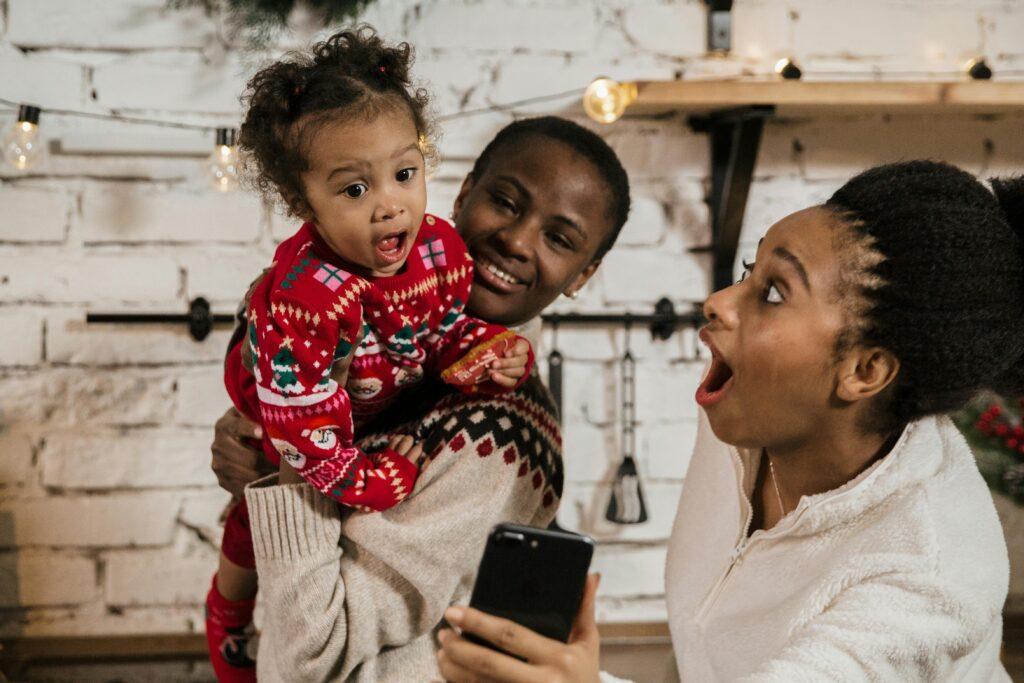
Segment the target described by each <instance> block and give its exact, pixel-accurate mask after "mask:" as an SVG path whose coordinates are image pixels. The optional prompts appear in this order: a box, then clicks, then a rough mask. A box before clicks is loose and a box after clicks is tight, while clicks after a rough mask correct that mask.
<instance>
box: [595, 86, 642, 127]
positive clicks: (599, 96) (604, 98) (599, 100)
mask: <svg viewBox="0 0 1024 683" xmlns="http://www.w3.org/2000/svg"><path fill="white" fill-rule="evenodd" d="M636 95H637V92H636V83H619V82H618V81H613V80H612V79H610V78H598V79H596V80H595V81H594V82H593V83H591V84H590V85H588V86H587V91H586V92H585V93H583V110H584V111H585V112H587V116H589V117H590V118H592V119H594V120H595V121H597V122H599V123H614V122H615V121H618V120H619V119H620V118H621V117H622V114H623V113H625V111H626V107H628V106H629V105H631V104H633V102H635V101H636Z"/></svg>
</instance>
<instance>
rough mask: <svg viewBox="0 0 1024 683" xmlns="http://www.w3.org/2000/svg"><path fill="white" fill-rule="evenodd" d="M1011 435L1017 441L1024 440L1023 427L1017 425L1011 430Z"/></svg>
mask: <svg viewBox="0 0 1024 683" xmlns="http://www.w3.org/2000/svg"><path fill="white" fill-rule="evenodd" d="M1013 435H1014V436H1015V437H1017V438H1018V439H1024V427H1022V426H1021V425H1017V426H1016V427H1014V428H1013Z"/></svg>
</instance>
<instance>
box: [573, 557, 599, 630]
mask: <svg viewBox="0 0 1024 683" xmlns="http://www.w3.org/2000/svg"><path fill="white" fill-rule="evenodd" d="M600 585H601V575H600V574H591V575H589V576H588V577H587V583H586V586H585V587H584V588H583V600H581V601H580V609H579V611H578V612H577V613H576V620H575V621H574V622H573V624H572V633H570V634H569V643H570V644H572V643H585V644H587V645H593V644H597V643H599V642H600V640H601V636H600V634H599V633H598V631H597V620H596V619H595V617H594V605H595V604H596V603H597V589H598V587H599V586H600Z"/></svg>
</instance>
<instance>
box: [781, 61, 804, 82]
mask: <svg viewBox="0 0 1024 683" xmlns="http://www.w3.org/2000/svg"><path fill="white" fill-rule="evenodd" d="M775 73H777V74H778V75H780V76H782V78H783V80H786V81H799V80H800V79H801V77H803V75H804V72H803V71H801V70H800V67H799V66H797V65H796V62H795V61H793V60H792V59H791V58H789V57H783V58H782V59H780V60H779V61H777V62H775Z"/></svg>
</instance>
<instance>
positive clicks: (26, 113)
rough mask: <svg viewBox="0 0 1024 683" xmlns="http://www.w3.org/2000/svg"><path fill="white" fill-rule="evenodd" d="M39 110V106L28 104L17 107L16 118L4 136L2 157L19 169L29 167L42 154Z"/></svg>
mask: <svg viewBox="0 0 1024 683" xmlns="http://www.w3.org/2000/svg"><path fill="white" fill-rule="evenodd" d="M39 112H40V109H39V107H33V106H32V105H30V104H23V105H21V106H20V107H18V120H17V121H15V122H14V125H13V126H11V129H10V131H8V133H7V135H6V136H4V159H5V160H6V161H7V163H9V164H10V165H11V166H13V167H14V168H16V169H18V170H19V171H23V170H25V169H27V168H29V167H30V166H32V165H33V164H34V163H35V162H36V161H38V160H39V157H40V156H42V153H43V138H42V136H41V135H40V134H39Z"/></svg>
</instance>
